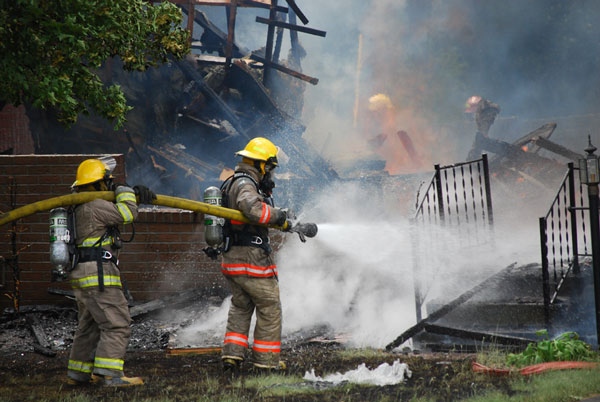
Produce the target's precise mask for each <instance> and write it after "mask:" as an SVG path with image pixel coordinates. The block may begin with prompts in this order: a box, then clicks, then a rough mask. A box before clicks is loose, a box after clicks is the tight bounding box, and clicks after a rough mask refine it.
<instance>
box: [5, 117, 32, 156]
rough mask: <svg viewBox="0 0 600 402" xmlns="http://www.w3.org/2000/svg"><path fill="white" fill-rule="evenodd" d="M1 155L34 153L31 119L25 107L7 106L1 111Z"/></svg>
mask: <svg viewBox="0 0 600 402" xmlns="http://www.w3.org/2000/svg"><path fill="white" fill-rule="evenodd" d="M0 153H5V154H8V155H17V154H32V153H34V146H33V138H32V137H31V133H30V132H29V119H28V118H27V115H26V114H25V107H24V106H23V105H21V106H19V107H14V106H12V105H6V106H4V108H3V109H2V110H0Z"/></svg>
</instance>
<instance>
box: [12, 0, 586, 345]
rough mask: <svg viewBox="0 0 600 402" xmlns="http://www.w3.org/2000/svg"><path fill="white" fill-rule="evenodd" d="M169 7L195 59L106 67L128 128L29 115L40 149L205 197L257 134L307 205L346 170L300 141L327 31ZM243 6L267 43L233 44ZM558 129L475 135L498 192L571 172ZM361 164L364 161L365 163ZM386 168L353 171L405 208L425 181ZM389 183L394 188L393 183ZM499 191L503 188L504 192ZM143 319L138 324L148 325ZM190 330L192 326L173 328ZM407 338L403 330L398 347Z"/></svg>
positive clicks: (408, 145)
mask: <svg viewBox="0 0 600 402" xmlns="http://www.w3.org/2000/svg"><path fill="white" fill-rule="evenodd" d="M173 3H176V4H178V5H180V6H181V8H182V10H183V12H184V14H185V15H186V16H187V17H188V24H189V27H190V31H192V32H194V34H193V37H192V48H193V49H194V51H195V53H194V54H193V55H190V57H189V58H188V59H186V60H184V61H180V62H175V61H173V62H171V63H169V64H168V65H164V66H162V67H161V68H158V69H155V70H151V71H148V72H146V73H144V74H141V73H125V72H123V71H122V69H121V68H120V66H119V62H118V61H112V62H111V63H109V64H107V65H106V66H105V67H104V68H103V70H102V74H103V77H104V79H105V80H107V81H112V82H118V83H120V84H121V86H122V87H123V89H124V90H125V92H126V94H127V98H128V99H129V100H130V102H131V104H132V105H133V106H134V110H133V111H132V112H131V113H129V115H128V122H127V124H126V125H125V127H124V128H123V129H121V130H120V131H118V132H115V131H114V130H113V128H112V127H110V126H109V125H108V124H107V123H105V122H103V121H101V120H100V119H99V118H97V117H95V116H84V117H82V118H81V119H80V121H79V122H78V123H77V124H76V125H75V126H73V127H72V128H71V129H69V130H68V131H67V132H66V133H65V130H64V129H63V128H62V127H58V126H56V125H55V124H54V123H53V119H52V116H51V114H50V113H42V112H40V111H30V113H31V115H30V117H31V119H30V124H31V129H32V133H33V136H34V138H35V143H36V153H38V154H78V153H82V152H85V153H95V154H105V153H110V154H112V153H118V154H122V155H125V158H126V164H127V177H128V180H132V181H136V180H138V179H139V178H143V181H144V182H145V183H146V184H148V185H149V186H150V187H152V188H160V192H161V193H162V194H168V195H176V196H182V197H186V198H191V199H196V200H199V199H201V198H202V190H203V189H204V188H206V187H208V186H210V185H214V184H216V183H217V182H220V181H221V180H222V179H223V178H224V176H226V175H227V174H228V172H229V169H231V167H233V166H234V161H233V158H234V152H235V151H236V150H239V149H241V148H242V147H243V144H245V143H246V142H247V141H248V139H249V138H252V137H254V136H259V135H260V136H267V137H268V138H270V139H273V141H275V142H276V143H277V144H280V145H281V146H282V150H283V152H284V153H285V154H286V155H287V156H288V157H289V163H282V165H281V167H282V169H279V171H278V172H277V173H278V175H279V176H281V177H279V180H278V185H279V184H281V188H278V193H279V194H280V195H283V197H282V198H288V199H289V200H291V201H292V205H293V203H294V202H302V197H304V196H306V195H307V194H310V193H311V191H312V190H313V189H315V188H316V187H318V186H319V185H320V184H322V183H323V182H327V181H334V180H335V179H338V178H339V176H338V172H337V171H336V170H335V169H334V168H332V167H331V166H330V165H329V163H328V161H327V160H325V159H323V157H322V156H320V154H319V153H318V152H316V151H315V150H314V149H312V148H311V146H310V145H309V144H308V143H307V142H306V141H305V140H304V139H303V138H302V136H303V133H304V131H305V127H304V125H303V124H302V122H301V120H300V115H301V111H302V107H303V98H304V96H303V95H304V91H305V88H306V87H307V85H317V84H318V82H319V79H318V78H315V77H312V76H309V75H307V74H305V73H304V72H303V71H302V60H303V58H304V57H305V56H306V55H307V54H310V49H307V50H305V49H304V48H303V47H302V45H301V44H300V41H299V38H298V36H299V35H302V34H312V35H316V36H325V32H323V31H318V30H314V29H311V28H307V27H302V26H300V25H296V18H298V19H299V20H300V21H301V22H302V23H303V24H306V23H307V18H306V16H304V15H303V14H302V12H301V10H299V9H298V7H297V6H296V4H295V2H294V1H291V0H288V1H286V4H287V7H284V6H283V4H284V3H283V2H282V1H279V4H281V5H277V2H276V1H273V2H271V1H242V0H238V1H233V0H232V1H187V0H178V1H173ZM198 4H202V5H207V6H214V7H219V8H221V7H223V6H224V7H223V8H222V10H223V11H225V12H226V13H227V20H228V21H229V22H230V24H229V26H228V29H227V31H226V32H224V31H222V30H220V29H219V28H218V27H217V25H216V24H214V23H213V22H212V21H211V20H210V18H209V17H208V14H206V13H203V12H201V11H199V10H197V9H196V8H195V6H194V5H198ZM236 7H263V8H266V9H269V10H270V15H269V18H268V19H266V18H260V17H257V19H256V23H258V24H264V25H266V26H267V28H268V38H267V43H266V45H265V47H263V48H260V49H257V50H249V49H246V48H244V47H243V46H241V45H238V43H237V42H236V41H235V18H236ZM286 21H287V22H286ZM286 30H289V34H290V39H291V47H290V53H289V55H288V57H287V59H283V58H282V57H281V56H280V53H281V49H282V41H283V39H284V33H287V31H286ZM308 73H310V72H308ZM556 127H557V125H556V124H555V123H547V124H543V125H542V126H540V127H539V128H538V129H536V130H533V131H531V132H529V133H528V134H527V135H525V136H523V137H522V138H520V139H518V140H516V141H503V140H500V139H495V138H492V137H489V136H479V135H477V136H476V137H475V142H476V145H477V148H478V150H479V151H480V152H479V154H478V155H477V157H479V156H480V153H483V152H489V153H490V154H491V156H490V168H491V173H492V176H493V178H494V179H497V180H495V182H494V184H497V183H510V184H511V186H510V188H509V189H508V190H507V191H510V189H511V188H512V184H514V183H517V182H520V181H525V182H526V183H527V184H533V185H532V186H531V185H530V186H528V187H529V188H528V194H530V195H532V196H533V195H535V193H536V189H537V188H538V187H544V188H551V187H552V186H553V185H554V184H555V180H556V177H557V176H560V175H562V174H563V173H564V170H565V166H564V163H562V162H561V161H557V160H556V159H554V158H552V157H551V156H548V153H553V154H555V155H558V156H560V157H562V158H565V159H567V160H574V159H576V158H578V157H579V155H578V154H577V153H576V152H573V151H571V150H569V149H567V148H566V147H563V146H561V145H559V144H558V143H554V142H553V141H551V140H550V139H549V138H550V136H551V135H552V133H553V132H554V130H555V129H556ZM488 128H489V127H488ZM473 131H474V130H473ZM470 132H471V131H467V132H465V133H464V134H467V135H469V134H468V133H470ZM390 133H391V134H392V133H393V135H391V136H390V138H393V139H394V140H398V141H400V143H401V145H402V146H403V149H404V150H406V151H407V152H408V154H407V155H408V157H409V159H410V160H411V161H412V163H413V164H414V165H415V166H419V167H423V169H428V168H430V166H429V165H427V163H428V162H427V161H426V160H425V159H427V158H423V161H422V160H421V158H420V156H421V155H419V152H420V151H421V150H422V148H423V146H422V144H421V143H418V142H417V141H416V140H415V142H414V143H413V142H412V141H413V139H418V135H419V133H418V132H415V131H412V130H409V131H405V130H399V127H394V131H391V132H390ZM409 133H410V135H411V136H412V137H410V136H409ZM379 139H381V137H375V141H374V143H373V144H372V145H374V147H375V146H380V145H381V144H379V143H377V142H376V141H377V140H379ZM384 146H385V145H384ZM353 163H354V165H355V166H356V165H358V163H357V161H353ZM385 163H386V161H383V160H377V161H376V163H375V164H373V165H374V166H373V165H371V166H369V168H371V169H368V170H367V169H365V170H363V171H360V170H355V171H354V172H353V173H354V176H353V179H356V180H360V181H361V184H365V187H369V189H372V190H373V191H372V193H371V194H370V195H374V197H381V193H383V192H384V191H387V190H389V188H387V187H392V185H393V186H396V187H397V188H399V189H400V191H398V193H399V195H397V194H393V195H392V197H396V196H397V197H396V198H394V200H393V201H394V202H395V206H396V207H397V206H398V204H402V205H404V204H409V202H411V201H412V198H413V196H414V192H415V189H416V186H414V184H415V181H419V180H420V177H409V175H406V176H405V175H402V174H400V175H396V176H393V177H390V173H389V172H387V171H386V170H385V167H384V165H385ZM421 163H422V164H421ZM420 173H422V172H419V174H420ZM392 181H394V183H393V184H390V183H391V182H392ZM507 187H509V186H507ZM384 188H385V189H384ZM494 190H495V191H498V188H495V189H494ZM408 199H410V200H408ZM286 201H287V200H286ZM152 247H153V246H150V247H149V248H152ZM157 249H158V247H157ZM192 258H198V256H197V255H193V256H192ZM181 293H182V294H181V295H180V296H181V298H177V299H171V298H166V299H163V298H156V299H154V300H151V301H149V302H146V303H141V304H136V305H135V306H133V307H132V315H136V314H138V315H139V317H140V318H145V317H144V316H145V315H146V314H149V313H153V312H159V311H160V310H162V309H164V308H165V306H172V305H173V304H174V303H182V304H184V305H187V306H188V307H190V303H191V300H193V299H194V297H195V296H197V295H196V294H195V293H193V292H192V294H190V293H186V292H181ZM67 297H68V295H67ZM63 313H64V316H65V317H67V318H70V319H72V314H73V312H72V311H68V312H63V311H62V310H61V311H59V312H52V314H58V315H61V314H63ZM435 317H436V316H435V315H433V316H432V317H431V318H435ZM38 319H39V318H38ZM144 321H145V320H143V319H140V323H141V324H143V323H144ZM425 324H426V325H425ZM8 325H12V324H8ZM15 325H16V324H15ZM24 325H27V326H29V327H30V328H31V331H32V332H33V333H34V334H36V335H35V336H36V339H37V343H38V344H39V347H40V351H44V349H43V348H46V349H51V348H50V347H49V346H48V343H47V342H44V334H43V333H41V332H40V331H39V328H40V326H39V323H37V322H36V319H31V320H29V321H28V322H26V323H25V324H24ZM183 325H185V323H181V324H180V325H179V326H178V325H175V327H177V328H180V327H181V326H183ZM424 326H426V327H432V326H435V325H434V324H433V323H431V322H426V323H423V325H420V326H419V327H418V329H422V328H423V327H424ZM46 328H47V327H46ZM145 329H147V328H145ZM171 329H172V328H171ZM430 329H431V328H430ZM143 330H144V328H142V331H143ZM147 332H148V331H147ZM169 332H170V329H165V330H164V331H158V333H151V332H149V335H148V337H147V338H146V344H152V345H155V346H156V345H160V347H162V348H164V345H165V343H164V340H165V338H168V335H169V334H168V333H169ZM149 337H151V338H152V339H149ZM408 337H409V336H404V334H403V336H401V339H404V338H408ZM140 338H143V337H140ZM134 339H135V336H134ZM59 343H60V342H59ZM36 347H38V346H37V345H36Z"/></svg>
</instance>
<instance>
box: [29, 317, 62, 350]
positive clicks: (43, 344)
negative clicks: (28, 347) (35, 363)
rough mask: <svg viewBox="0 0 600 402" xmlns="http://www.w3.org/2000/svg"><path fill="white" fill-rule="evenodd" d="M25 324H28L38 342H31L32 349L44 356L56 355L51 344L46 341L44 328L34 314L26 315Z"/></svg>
mask: <svg viewBox="0 0 600 402" xmlns="http://www.w3.org/2000/svg"><path fill="white" fill-rule="evenodd" d="M27 324H28V325H29V329H31V332H32V333H33V336H34V337H35V339H36V340H37V342H38V343H37V344H35V343H34V344H33V349H34V350H35V351H36V352H38V353H41V354H43V355H45V356H51V357H54V356H56V351H54V350H52V345H51V344H50V342H49V341H48V338H47V337H46V334H45V332H44V329H43V328H42V325H41V324H40V322H39V320H38V318H37V317H36V316H34V315H28V316H27Z"/></svg>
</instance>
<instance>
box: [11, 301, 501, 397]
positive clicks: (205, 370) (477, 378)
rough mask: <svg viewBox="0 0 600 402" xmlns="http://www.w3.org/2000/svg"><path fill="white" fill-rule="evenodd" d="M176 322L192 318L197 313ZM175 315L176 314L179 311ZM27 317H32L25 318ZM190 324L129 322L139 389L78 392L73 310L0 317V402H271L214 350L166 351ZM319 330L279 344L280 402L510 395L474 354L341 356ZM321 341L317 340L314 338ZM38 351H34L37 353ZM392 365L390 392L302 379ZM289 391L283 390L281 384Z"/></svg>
mask: <svg viewBox="0 0 600 402" xmlns="http://www.w3.org/2000/svg"><path fill="white" fill-rule="evenodd" d="M188 308H189V309H191V310H192V311H190V312H189V314H183V316H188V317H194V313H195V315H196V316H197V314H198V311H199V310H200V308H199V307H198V306H188ZM180 312H181V311H180ZM32 318H34V319H32ZM32 322H35V323H37V324H38V325H39V326H40V327H41V328H42V330H43V333H44V335H45V337H46V339H47V341H48V345H49V346H50V349H51V350H52V352H53V356H50V355H44V354H42V353H40V351H39V350H38V349H37V348H34V346H36V345H38V343H37V340H36V337H35V336H34V333H33V331H32V330H31V323H32ZM190 323H191V320H190V321H189V322H188V321H186V320H181V319H180V318H179V317H175V315H164V314H162V315H161V314H156V315H152V314H148V315H145V316H140V317H135V319H134V322H133V324H132V337H131V341H130V344H129V348H128V353H127V356H126V363H125V371H126V374H127V375H131V376H133V375H135V376H141V377H143V378H144V380H145V382H146V384H145V385H144V386H143V387H132V388H129V389H107V388H102V387H94V386H87V387H83V388H82V387H78V388H73V387H69V386H67V385H66V366H67V360H68V353H69V348H70V346H71V344H72V341H73V333H74V331H75V327H76V324H77V311H76V310H75V309H74V308H49V309H46V310H44V309H39V310H36V309H33V310H30V311H28V312H26V313H21V314H19V315H18V316H12V317H11V316H7V315H3V316H0V395H2V396H1V397H0V401H21V400H24V399H27V398H29V399H30V400H73V399H72V398H75V397H76V396H77V395H83V396H85V397H86V398H88V399H85V400H91V401H100V400H107V399H108V400H112V399H113V398H114V399H115V400H117V399H118V400H161V401H163V400H164V401H200V400H207V401H219V400H230V401H231V400H239V401H277V400H281V396H273V395H272V394H271V393H270V392H266V391H267V390H264V389H257V388H256V386H253V385H252V384H251V381H249V380H248V379H250V378H252V377H254V376H255V375H256V374H254V373H252V371H251V370H250V367H249V365H248V364H244V365H242V367H241V371H240V376H239V381H234V382H233V383H232V382H228V381H226V379H225V378H223V376H222V369H221V360H220V355H219V353H218V351H214V350H213V351H211V352H210V353H205V354H179V355H174V354H172V353H169V352H168V346H169V339H170V337H171V336H172V334H173V333H174V332H176V331H177V330H178V329H181V328H185V327H186V325H189V324H190ZM325 331H326V329H325V328H320V329H317V330H312V331H308V333H309V334H310V336H307V337H305V338H303V337H301V336H296V337H294V338H293V339H287V340H284V349H283V351H282V359H283V360H285V362H286V363H287V369H286V370H285V371H283V372H280V374H282V376H284V377H290V378H294V379H295V380H296V381H295V385H294V386H293V392H290V394H289V395H286V396H285V400H286V401H314V400H319V401H340V400H344V401H380V400H386V398H387V400H410V399H411V398H413V397H428V398H430V399H431V400H432V401H440V402H441V401H451V400H452V401H455V400H460V399H462V398H466V397H468V396H472V395H475V394H480V393H482V392H484V391H486V390H492V389H496V390H501V391H503V392H505V393H508V392H510V388H509V385H508V379H507V378H502V377H490V376H488V375H484V374H479V373H474V372H473V370H472V368H471V363H472V361H473V360H474V359H475V356H474V355H471V354H462V353H436V354H425V353H423V354H414V353H384V352H372V353H371V352H369V353H363V355H362V356H358V355H355V354H352V353H348V350H347V349H345V347H344V345H343V344H342V343H339V342H335V341H330V342H317V341H314V335H315V333H323V332H325ZM319 338H321V340H322V338H323V337H319ZM36 350H37V352H36ZM396 360H399V361H400V362H401V363H405V364H407V365H408V368H409V369H410V371H411V372H412V375H411V377H410V378H408V379H406V380H405V381H404V382H403V383H401V384H398V385H390V386H359V385H354V386H349V385H342V386H335V387H333V386H325V385H323V384H319V383H315V382H309V381H304V380H302V378H303V377H304V375H305V374H306V373H307V372H310V371H311V370H314V373H315V374H316V375H318V376H325V375H327V374H332V373H336V372H340V373H345V372H347V371H349V370H355V369H356V368H357V367H358V366H359V365H360V364H363V363H364V364H365V365H366V366H367V368H369V369H374V368H376V367H378V366H379V365H381V364H382V363H388V364H390V365H391V364H393V362H394V361H396ZM286 386H288V385H286Z"/></svg>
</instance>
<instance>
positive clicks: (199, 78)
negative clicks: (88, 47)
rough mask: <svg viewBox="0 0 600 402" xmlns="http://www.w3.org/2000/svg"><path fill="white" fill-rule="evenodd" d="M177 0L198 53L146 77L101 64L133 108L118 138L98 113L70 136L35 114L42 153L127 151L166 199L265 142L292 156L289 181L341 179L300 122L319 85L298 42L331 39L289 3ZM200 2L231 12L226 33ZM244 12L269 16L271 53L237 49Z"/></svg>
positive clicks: (286, 168) (47, 116) (189, 193)
mask: <svg viewBox="0 0 600 402" xmlns="http://www.w3.org/2000/svg"><path fill="white" fill-rule="evenodd" d="M172 2H173V3H175V4H177V5H179V6H180V7H181V9H182V11H183V13H184V15H185V16H187V18H188V29H189V30H190V32H191V33H192V38H191V40H192V48H193V54H191V55H189V56H188V58H187V59H185V60H182V61H173V62H171V63H169V64H167V65H163V66H162V67H160V68H156V69H152V70H148V71H147V72H144V73H131V72H125V71H123V69H122V68H121V66H120V65H119V61H118V60H111V61H109V62H108V63H107V64H106V65H105V66H104V67H103V69H102V71H101V72H100V75H101V77H102V78H103V80H104V81H105V82H115V83H119V84H120V85H121V87H122V88H123V90H124V91H125V93H126V96H127V99H128V101H129V103H130V104H131V106H133V110H132V111H131V112H130V113H129V114H128V116H127V119H128V121H127V123H126V124H125V125H124V127H123V128H122V129H121V130H119V131H114V130H113V128H112V127H111V126H110V124H108V123H106V122H104V121H102V120H101V119H99V118H98V117H96V116H81V118H80V119H79V121H78V122H77V123H76V124H75V125H74V126H73V127H71V128H70V129H68V130H67V131H65V129H64V128H63V127H62V126H59V125H58V124H57V123H56V122H55V121H54V120H53V116H52V113H51V112H46V111H41V110H28V113H29V120H30V128H31V132H32V135H33V137H34V140H35V144H36V150H35V152H36V153H37V154H77V153H113V154H114V153H122V154H125V155H127V169H128V178H131V180H135V179H136V178H138V177H143V178H144V180H145V181H146V182H147V183H148V185H150V186H154V187H158V186H160V188H161V189H164V190H163V193H164V194H171V195H181V196H185V197H190V198H195V199H200V198H201V194H202V192H201V187H206V186H209V185H211V184H213V183H215V182H218V181H219V180H220V177H221V174H222V172H223V171H224V170H225V173H226V172H227V169H231V168H233V166H234V160H233V158H234V152H235V151H236V150H238V149H241V148H243V145H244V144H245V143H246V142H247V141H248V139H250V138H252V137H256V136H265V137H268V138H270V139H272V140H273V141H275V142H276V143H278V144H281V145H280V146H281V148H282V150H283V151H284V152H285V153H286V154H287V156H288V157H289V164H284V165H282V168H283V169H282V171H281V172H279V173H280V174H281V175H282V176H283V177H285V178H289V179H300V180H301V179H313V181H314V180H317V181H320V180H329V179H332V178H335V177H337V174H336V172H335V171H334V170H333V169H332V168H331V167H330V166H329V165H328V163H327V162H326V161H325V160H323V159H322V158H321V157H320V156H319V155H318V154H317V153H316V152H315V151H314V150H313V149H312V148H311V147H310V146H309V145H308V144H307V143H306V142H305V141H304V140H303V139H302V134H303V132H304V130H305V127H304V126H303V125H302V123H301V122H300V121H299V117H300V114H301V111H302V99H303V91H304V85H306V84H307V83H309V84H312V85H316V84H317V83H318V79H316V78H314V77H309V76H307V75H305V74H302V73H301V69H302V66H301V60H302V58H303V57H304V56H305V55H306V51H305V50H304V49H303V48H302V45H301V44H300V40H299V37H298V36H299V33H300V34H302V35H306V34H309V35H318V36H325V32H324V31H319V30H316V29H312V28H308V27H305V26H301V25H297V24H296V23H295V22H296V19H297V18H298V19H300V20H301V21H302V22H303V23H304V24H306V23H308V19H307V17H306V16H305V15H304V14H303V13H302V11H301V10H300V9H299V7H298V6H297V5H296V4H295V2H294V1H292V0H289V1H287V4H286V5H287V7H284V6H283V5H277V1H273V2H271V1H269V2H262V1H241V0H240V1H231V2H223V1H218V2H216V1H183V0H180V1H175V0H174V1H172ZM280 3H281V2H280ZM197 5H206V6H214V7H215V8H218V9H221V10H222V11H223V12H224V13H227V16H228V32H222V31H221V30H220V29H219V28H218V27H217V26H216V25H215V24H213V23H212V22H211V21H210V20H209V18H208V17H207V15H206V14H205V13H203V12H202V11H200V10H196V6H197ZM238 7H260V8H266V9H269V10H270V14H269V15H270V17H269V18H259V17H257V20H256V21H257V23H260V24H265V25H266V26H267V27H268V33H267V40H266V46H265V48H262V49H259V50H256V51H250V50H247V49H244V48H243V47H242V46H239V45H238V44H237V43H236V41H235V19H236V10H237V8H238ZM285 20H287V21H289V22H284V21H285ZM284 31H289V32H290V41H291V45H290V54H289V56H288V58H287V59H286V60H282V59H280V55H279V52H280V49H281V43H282V41H283V39H284V37H283V33H284ZM225 173H224V174H225ZM284 183H285V182H284ZM282 187H285V184H283V185H282ZM182 189H185V190H182ZM283 190H285V189H283Z"/></svg>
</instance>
